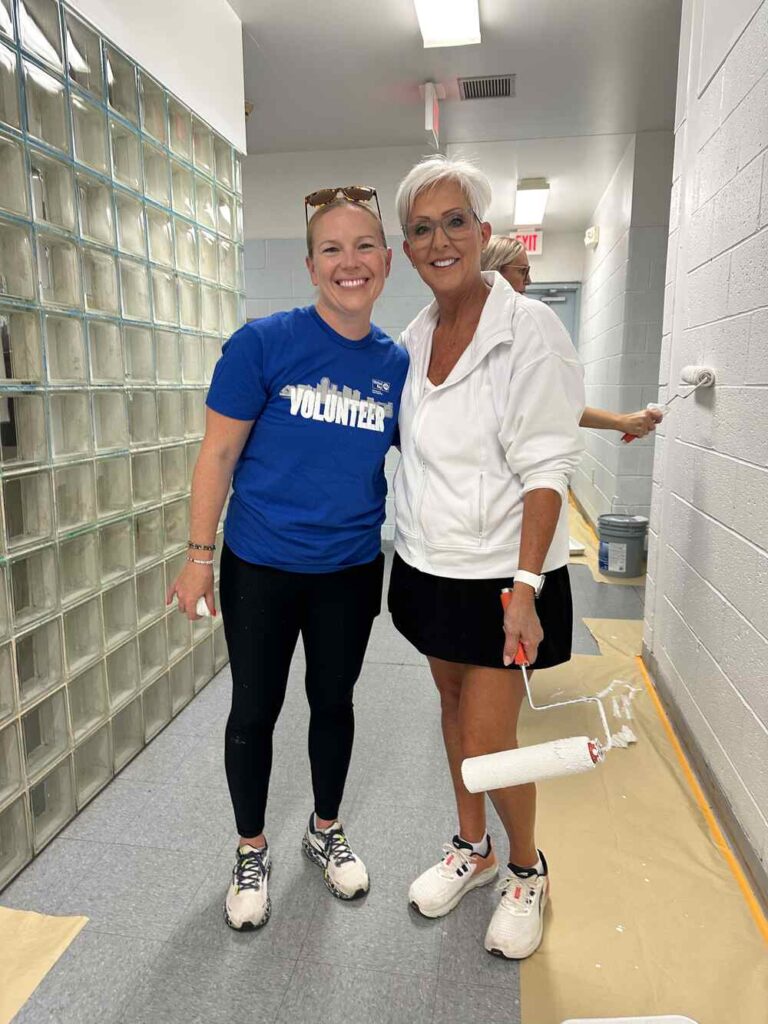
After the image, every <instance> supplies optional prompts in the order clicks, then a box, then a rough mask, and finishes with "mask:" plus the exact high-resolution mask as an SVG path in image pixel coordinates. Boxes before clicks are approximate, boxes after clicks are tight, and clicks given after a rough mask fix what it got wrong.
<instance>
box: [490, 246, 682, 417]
mask: <svg viewBox="0 0 768 1024" xmlns="http://www.w3.org/2000/svg"><path fill="white" fill-rule="evenodd" d="M480 266H481V267H482V269H483V270H496V271H498V272H499V273H500V274H501V276H502V277H503V278H504V280H505V281H509V283H510V284H511V285H512V287H513V288H514V289H515V291H516V292H519V293H520V294H521V295H524V294H525V289H526V287H527V286H528V285H529V284H530V283H531V267H530V263H529V261H528V253H527V252H526V250H525V246H524V245H523V243H522V242H521V241H520V239H519V238H509V237H507V236H506V235H491V237H490V239H489V240H488V244H487V245H486V247H485V248H484V249H483V255H482V257H481V260H480ZM663 418H664V414H663V413H662V412H661V410H660V409H640V410H638V412H624V413H616V412H609V411H608V410H607V409H597V408H595V407H593V406H591V405H588V406H587V407H586V408H585V409H584V412H583V413H582V415H581V421H580V422H581V426H582V427H593V428H595V429H597V430H618V431H619V432H620V433H621V434H632V435H633V436H634V437H645V435H646V434H648V433H649V432H650V431H651V430H655V429H656V424H657V423H660V422H661V420H662V419H663Z"/></svg>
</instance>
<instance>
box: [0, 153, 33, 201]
mask: <svg viewBox="0 0 768 1024" xmlns="http://www.w3.org/2000/svg"><path fill="white" fill-rule="evenodd" d="M0 167H2V168H3V173H2V175H0V208H1V209H3V210H7V211H8V212H9V213H18V214H21V216H22V217H26V216H27V215H28V212H29V203H28V200H27V174H26V171H25V169H24V150H23V149H22V147H21V143H19V142H17V141H16V140H15V139H9V138H6V137H5V136H0Z"/></svg>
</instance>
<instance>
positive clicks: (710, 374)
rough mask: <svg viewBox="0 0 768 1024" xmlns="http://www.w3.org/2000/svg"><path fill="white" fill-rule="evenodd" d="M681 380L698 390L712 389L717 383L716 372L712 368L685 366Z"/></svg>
mask: <svg viewBox="0 0 768 1024" xmlns="http://www.w3.org/2000/svg"><path fill="white" fill-rule="evenodd" d="M680 380H681V381H682V382H683V383H684V384H693V386H694V387H697V388H711V387H712V386H713V385H714V383H715V371H714V370H713V369H712V367H711V366H684V367H683V368H682V370H681V371H680Z"/></svg>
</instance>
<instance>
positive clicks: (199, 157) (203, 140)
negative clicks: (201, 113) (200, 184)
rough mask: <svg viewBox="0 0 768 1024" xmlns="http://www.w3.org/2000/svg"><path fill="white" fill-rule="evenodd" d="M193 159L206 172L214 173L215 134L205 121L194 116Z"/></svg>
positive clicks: (196, 165)
mask: <svg viewBox="0 0 768 1024" xmlns="http://www.w3.org/2000/svg"><path fill="white" fill-rule="evenodd" d="M192 161H193V163H194V165H195V167H199V168H200V169H201V170H203V171H205V172H206V174H213V173H214V162H213V161H214V158H213V134H212V133H211V130H210V128H209V127H208V126H207V125H205V124H203V122H202V121H201V120H200V119H199V118H197V117H195V116H194V115H193V116H192Z"/></svg>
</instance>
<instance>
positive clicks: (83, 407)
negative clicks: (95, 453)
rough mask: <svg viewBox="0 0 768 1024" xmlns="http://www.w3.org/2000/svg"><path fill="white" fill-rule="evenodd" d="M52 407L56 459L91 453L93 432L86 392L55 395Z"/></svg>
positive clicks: (52, 430)
mask: <svg viewBox="0 0 768 1024" xmlns="http://www.w3.org/2000/svg"><path fill="white" fill-rule="evenodd" d="M50 407H51V446H52V448H53V458H54V459H59V458H65V457H66V456H68V455H85V454H87V453H88V452H90V451H91V450H92V449H93V428H92V426H91V411H90V409H89V403H88V395H87V394H86V392H84V391H61V392H59V393H58V394H53V395H51V400H50Z"/></svg>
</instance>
